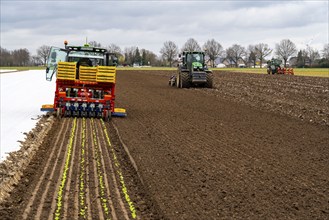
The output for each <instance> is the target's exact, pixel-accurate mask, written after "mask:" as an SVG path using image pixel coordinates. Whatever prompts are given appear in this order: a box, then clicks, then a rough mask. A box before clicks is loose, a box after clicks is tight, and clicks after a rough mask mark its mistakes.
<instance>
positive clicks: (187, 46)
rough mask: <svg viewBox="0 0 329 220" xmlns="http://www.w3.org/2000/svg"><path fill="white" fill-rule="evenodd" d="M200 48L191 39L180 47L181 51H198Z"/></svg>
mask: <svg viewBox="0 0 329 220" xmlns="http://www.w3.org/2000/svg"><path fill="white" fill-rule="evenodd" d="M200 50H201V47H200V45H199V44H198V42H197V41H196V40H194V39H193V38H190V39H188V40H187V41H186V42H185V44H184V45H183V47H182V52H183V51H200Z"/></svg>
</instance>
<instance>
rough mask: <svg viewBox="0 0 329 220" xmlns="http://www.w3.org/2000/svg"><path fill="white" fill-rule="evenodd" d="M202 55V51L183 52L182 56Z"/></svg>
mask: <svg viewBox="0 0 329 220" xmlns="http://www.w3.org/2000/svg"><path fill="white" fill-rule="evenodd" d="M200 53H202V54H204V52H203V51H183V54H200Z"/></svg>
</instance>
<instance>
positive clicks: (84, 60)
mask: <svg viewBox="0 0 329 220" xmlns="http://www.w3.org/2000/svg"><path fill="white" fill-rule="evenodd" d="M92 65H93V64H92V62H91V60H90V59H89V58H81V59H80V60H79V62H78V68H79V67H80V66H92Z"/></svg>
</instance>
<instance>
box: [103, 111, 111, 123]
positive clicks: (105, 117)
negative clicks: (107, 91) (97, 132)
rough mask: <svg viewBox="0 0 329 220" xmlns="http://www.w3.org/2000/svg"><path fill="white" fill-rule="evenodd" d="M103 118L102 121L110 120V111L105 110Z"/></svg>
mask: <svg viewBox="0 0 329 220" xmlns="http://www.w3.org/2000/svg"><path fill="white" fill-rule="evenodd" d="M103 118H104V121H110V119H111V111H110V110H105V111H104V112H103Z"/></svg>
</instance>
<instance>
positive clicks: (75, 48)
mask: <svg viewBox="0 0 329 220" xmlns="http://www.w3.org/2000/svg"><path fill="white" fill-rule="evenodd" d="M66 48H67V49H68V50H70V51H85V52H98V53H106V52H107V50H106V49H105V48H100V47H89V46H67V47H66Z"/></svg>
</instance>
